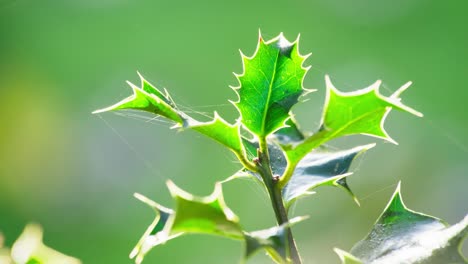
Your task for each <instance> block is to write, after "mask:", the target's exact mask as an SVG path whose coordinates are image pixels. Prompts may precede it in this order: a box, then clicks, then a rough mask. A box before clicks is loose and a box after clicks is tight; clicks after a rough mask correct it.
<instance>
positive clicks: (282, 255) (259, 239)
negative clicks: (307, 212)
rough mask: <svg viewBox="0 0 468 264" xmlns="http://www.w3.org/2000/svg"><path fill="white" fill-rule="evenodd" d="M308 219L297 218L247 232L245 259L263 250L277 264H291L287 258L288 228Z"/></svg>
mask: <svg viewBox="0 0 468 264" xmlns="http://www.w3.org/2000/svg"><path fill="white" fill-rule="evenodd" d="M304 219H307V217H295V218H293V219H290V220H289V222H288V223H285V224H283V225H280V226H275V227H272V228H269V229H265V230H260V231H255V232H250V233H247V232H245V259H247V258H249V257H250V256H252V255H253V254H255V253H256V252H258V251H259V250H261V249H265V250H266V251H267V253H268V255H269V256H270V257H271V258H272V259H273V260H274V261H275V262H276V263H291V261H290V260H289V259H288V257H287V252H286V248H287V244H286V243H288V240H287V237H286V228H289V227H291V226H292V225H294V224H296V223H299V222H301V221H303V220H304Z"/></svg>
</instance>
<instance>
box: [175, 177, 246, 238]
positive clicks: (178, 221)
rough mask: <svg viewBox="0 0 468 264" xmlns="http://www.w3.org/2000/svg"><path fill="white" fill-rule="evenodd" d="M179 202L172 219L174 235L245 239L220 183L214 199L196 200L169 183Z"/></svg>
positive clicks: (210, 197) (199, 198)
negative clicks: (200, 234)
mask: <svg viewBox="0 0 468 264" xmlns="http://www.w3.org/2000/svg"><path fill="white" fill-rule="evenodd" d="M168 187H169V191H170V192H171V195H172V197H173V198H174V200H175V201H176V210H175V211H176V213H175V215H174V217H172V218H170V224H171V234H173V233H178V232H189V233H205V234H213V235H221V236H225V237H230V238H237V239H238V238H241V237H242V236H243V234H242V230H241V228H240V226H239V219H238V218H237V216H236V215H235V214H234V213H233V212H232V211H231V210H230V209H229V208H228V207H227V206H226V204H225V202H224V198H223V193H222V187H221V184H220V183H217V184H216V186H215V190H214V192H213V193H212V194H211V195H210V196H206V197H196V196H193V195H191V194H189V193H187V192H185V191H183V190H181V189H179V188H178V187H177V186H175V185H174V184H173V183H172V182H171V181H169V182H168Z"/></svg>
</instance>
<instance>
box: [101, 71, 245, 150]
mask: <svg viewBox="0 0 468 264" xmlns="http://www.w3.org/2000/svg"><path fill="white" fill-rule="evenodd" d="M139 76H140V79H141V85H140V87H138V86H136V85H134V84H133V83H131V82H128V84H129V85H130V87H131V88H132V90H133V95H131V96H129V97H127V98H125V99H123V100H122V101H120V102H118V103H116V104H114V105H112V106H109V107H106V108H103V109H100V110H96V111H94V112H93V113H94V114H98V113H103V112H108V111H115V110H125V109H133V110H140V111H146V112H150V113H152V114H155V115H159V116H163V117H165V118H167V119H169V120H171V121H173V122H174V123H175V125H174V126H173V128H181V129H188V128H190V129H193V130H195V131H197V132H199V133H201V134H203V135H205V136H207V137H209V138H211V139H214V140H215V141H217V142H219V143H221V144H222V145H224V146H226V147H227V148H229V149H230V150H232V151H233V152H234V153H235V154H236V155H237V156H243V155H244V150H243V146H242V143H241V136H240V124H239V123H237V124H234V125H231V124H229V123H228V122H226V121H225V120H224V119H223V118H221V117H220V116H219V115H218V113H216V112H215V113H214V118H213V120H212V121H209V122H200V121H198V120H196V119H194V118H192V117H190V116H188V115H187V114H185V113H184V112H182V111H181V110H179V109H178V107H177V106H176V104H175V103H174V101H173V100H172V98H171V96H170V95H169V93H168V92H167V91H166V90H165V91H164V93H163V92H161V91H160V90H158V89H157V88H155V87H154V86H153V85H152V84H150V83H149V82H148V81H147V80H145V78H143V76H141V75H140V74H139Z"/></svg>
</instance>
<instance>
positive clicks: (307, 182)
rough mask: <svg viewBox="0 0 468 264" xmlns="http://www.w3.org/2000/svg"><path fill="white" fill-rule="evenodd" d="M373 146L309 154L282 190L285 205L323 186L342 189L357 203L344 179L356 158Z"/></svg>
mask: <svg viewBox="0 0 468 264" xmlns="http://www.w3.org/2000/svg"><path fill="white" fill-rule="evenodd" d="M374 146H375V144H370V145H365V146H359V147H355V148H352V149H349V150H343V151H337V152H323V151H313V152H311V153H309V154H308V155H307V156H305V157H304V158H303V159H302V160H301V162H299V164H298V165H297V167H296V170H295V171H294V174H293V176H292V177H291V179H290V180H289V182H288V184H287V185H286V186H285V187H284V188H283V199H284V201H285V204H286V205H287V206H289V205H291V204H292V203H293V202H294V201H295V200H296V199H298V198H300V197H303V196H306V195H309V194H311V191H312V190H313V189H314V188H316V187H318V186H323V185H331V186H337V187H340V188H342V189H344V190H345V191H346V192H347V193H349V194H350V195H351V196H352V197H353V199H354V200H355V201H356V202H357V203H358V201H357V199H356V197H355V196H354V194H353V193H352V192H351V189H350V188H349V187H348V184H347V183H346V177H347V176H348V175H350V173H349V169H350V166H351V163H352V161H353V160H354V159H355V158H356V156H357V155H358V154H360V153H363V152H365V151H366V150H368V149H370V148H372V147H374Z"/></svg>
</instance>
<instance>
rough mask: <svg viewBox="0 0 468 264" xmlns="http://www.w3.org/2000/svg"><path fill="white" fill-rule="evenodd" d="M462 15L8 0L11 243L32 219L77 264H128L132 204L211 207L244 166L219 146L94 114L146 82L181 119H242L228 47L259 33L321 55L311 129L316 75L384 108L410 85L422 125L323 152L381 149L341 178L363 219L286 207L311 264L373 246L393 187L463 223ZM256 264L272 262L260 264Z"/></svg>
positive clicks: (0, 32) (335, 209) (243, 200)
mask: <svg viewBox="0 0 468 264" xmlns="http://www.w3.org/2000/svg"><path fill="white" fill-rule="evenodd" d="M467 8H468V2H467V1H437V0H434V1H428V0H394V1H371V0H366V1H364V0H356V1H339V0H309V1H305V0H297V1H246V0H242V1H207V0H200V1H149V0H138V1H130V0H77V1H52V0H44V1H31V0H0V120H1V124H2V125H1V128H0V230H2V232H3V233H4V235H5V236H6V243H7V245H11V243H12V242H13V241H14V239H15V238H16V237H17V236H18V235H19V234H20V232H21V230H22V229H23V227H24V226H25V224H26V223H28V222H30V221H35V222H38V223H40V224H41V225H42V226H43V227H44V230H45V243H46V244H48V245H49V246H51V247H53V248H55V249H57V250H60V251H62V252H64V253H67V254H70V255H73V256H76V257H78V258H80V259H81V260H83V262H84V263H131V261H130V260H129V259H128V254H129V252H130V250H131V249H132V247H133V245H134V244H135V243H136V242H137V240H138V239H139V237H140V235H141V234H142V233H143V231H144V230H145V228H146V227H147V225H148V224H149V223H150V222H151V221H152V219H153V213H152V211H151V210H149V209H148V208H147V207H146V206H145V205H144V204H142V203H140V202H138V201H137V200H136V199H134V198H133V197H132V194H133V193H134V192H140V193H142V194H145V195H147V196H148V197H150V198H153V199H154V200H156V201H159V202H161V203H162V204H163V205H166V206H172V201H171V199H170V196H169V193H168V191H167V189H166V187H165V184H164V183H165V180H166V179H168V178H171V179H173V180H174V181H175V183H176V184H177V185H179V186H180V187H181V188H183V189H185V190H187V191H190V192H192V193H195V194H198V195H207V194H208V193H210V192H211V191H212V188H213V184H214V182H215V181H218V180H222V179H224V178H226V177H227V176H229V175H231V174H232V173H233V172H235V171H236V170H237V169H238V168H239V164H237V163H236V162H235V158H234V157H233V156H232V155H231V154H230V153H229V152H228V151H226V150H224V149H223V148H222V147H221V146H219V145H217V144H216V143H213V142H211V141H209V140H208V139H205V138H203V137H202V136H199V135H197V134H195V133H191V132H184V133H177V132H175V131H173V130H170V129H168V128H167V127H168V125H167V124H165V123H164V122H162V121H159V120H150V121H148V120H147V119H145V117H144V116H141V115H138V116H130V115H129V113H124V116H122V115H118V114H113V113H110V114H102V115H100V116H99V115H91V111H93V110H95V109H97V108H101V107H103V106H107V105H109V104H111V103H114V102H116V101H117V100H120V99H122V98H124V97H126V96H127V95H129V94H130V93H131V90H130V89H129V88H128V87H127V85H126V84H125V80H131V81H133V82H137V83H138V77H137V74H136V71H137V70H138V71H140V72H141V73H142V74H143V75H144V76H145V77H146V78H147V79H148V80H149V81H151V82H152V83H153V84H155V85H157V86H158V87H166V88H168V89H169V90H170V92H171V94H172V95H173V97H174V99H175V101H176V102H178V103H179V104H180V105H181V106H183V107H186V109H188V110H190V111H193V112H196V113H199V112H203V113H206V114H208V115H211V113H212V112H213V111H214V110H217V111H219V112H220V114H222V115H224V116H226V117H227V119H228V120H229V121H234V120H235V118H236V115H237V113H236V111H235V110H234V108H233V107H232V106H231V105H230V104H229V103H228V102H227V100H228V99H235V98H236V95H235V93H234V92H233V91H232V90H231V89H229V88H228V85H235V84H236V80H235V78H234V76H233V75H232V71H235V72H240V71H241V70H242V66H241V60H240V56H239V52H238V49H239V48H240V49H241V50H242V51H243V52H244V53H245V54H247V55H251V54H252V53H253V51H254V49H255V45H256V42H257V36H258V29H261V30H262V33H263V36H264V37H265V39H269V38H272V37H275V36H276V35H277V34H278V33H279V32H284V33H285V35H286V37H287V38H289V39H290V40H293V39H295V38H296V36H297V34H298V33H301V51H302V53H308V52H313V55H312V57H310V59H308V61H307V63H308V64H311V65H312V69H311V71H310V72H309V74H308V75H307V76H306V81H305V84H306V86H307V87H308V88H316V89H318V90H319V91H318V92H316V93H312V94H310V95H308V99H309V100H308V101H307V102H306V103H304V104H301V105H299V106H297V107H295V109H294V111H295V113H296V114H297V118H298V120H299V122H301V123H302V127H303V128H305V129H307V130H309V131H313V130H314V129H316V128H317V126H318V125H319V117H320V112H321V107H322V104H323V100H324V75H325V74H330V76H331V78H332V81H334V83H335V84H336V86H337V87H338V88H339V89H341V90H344V91H350V90H355V89H360V88H363V87H366V86H368V85H370V84H371V83H373V82H374V81H375V80H377V79H382V80H383V89H382V92H383V93H384V94H386V95H389V94H390V93H391V92H392V91H394V90H396V89H397V88H398V87H400V86H401V85H402V84H404V83H405V82H407V81H409V80H412V81H413V82H414V84H413V86H412V87H411V89H409V90H408V91H407V92H406V93H405V94H404V95H403V98H404V99H403V101H404V102H405V103H406V104H408V105H409V106H412V107H414V108H415V109H417V110H420V111H422V112H423V113H424V114H425V117H424V118H422V119H418V118H415V117H413V116H410V115H408V114H404V113H401V112H392V114H391V115H390V116H389V118H388V120H387V121H388V122H387V124H386V127H387V130H388V132H389V133H390V135H392V137H393V138H394V139H395V140H397V141H398V142H399V143H400V145H399V146H395V145H392V144H389V143H385V142H383V141H381V140H378V139H374V138H368V137H349V138H345V139H342V140H339V141H337V142H334V143H333V144H332V145H335V146H355V145H357V144H361V143H367V142H378V146H377V148H374V149H373V150H371V151H369V152H368V153H367V154H366V155H364V156H363V157H361V158H360V160H359V161H358V162H357V163H355V166H354V171H355V174H354V175H353V176H352V177H351V178H350V180H349V181H350V185H351V187H352V188H353V189H354V190H355V192H356V194H357V195H358V197H359V198H360V199H361V207H357V206H356V205H355V204H354V203H353V202H352V200H351V199H349V197H348V196H347V195H346V194H345V193H344V192H342V191H340V190H338V189H335V188H327V187H324V188H321V189H319V190H318V194H316V195H314V196H312V197H310V198H308V199H305V200H301V201H300V202H299V203H298V205H297V206H296V207H295V209H294V214H295V215H304V214H307V215H310V216H311V218H310V219H309V220H308V221H307V222H305V223H302V224H299V225H297V226H296V227H295V228H294V233H295V234H296V238H297V241H298V243H299V247H300V250H301V252H302V256H303V258H304V262H305V263H338V262H339V261H338V258H337V256H335V254H334V253H333V251H332V248H333V247H340V248H342V249H345V250H347V249H350V247H351V246H352V245H353V243H354V242H356V241H358V240H359V239H361V238H363V237H364V236H365V235H366V233H367V232H368V231H369V229H370V227H371V225H372V224H373V222H374V221H375V219H376V218H377V217H378V215H379V214H380V212H381V210H382V209H383V208H384V206H385V205H386V202H387V200H388V199H389V197H390V195H391V193H392V192H393V190H394V188H395V187H396V183H397V182H398V181H399V180H401V181H402V192H403V196H404V198H405V201H406V204H407V205H408V206H409V207H410V208H413V209H415V210H418V211H422V212H425V213H428V214H433V215H436V216H438V217H441V218H443V219H445V220H447V221H448V222H449V223H455V222H457V221H459V220H460V219H462V217H463V216H464V215H465V214H466V213H467V212H468V188H467V187H468V181H467V171H468V155H467V152H468V149H467V146H468V138H467V135H468V123H467V112H468V111H467V106H466V98H467V97H468V89H467V81H466V80H467V77H468V51H467V47H468V30H467V25H468V23H467V22H468V19H467V16H466V10H467ZM204 106H207V107H204ZM208 168H209V169H208ZM225 196H226V200H227V202H228V204H229V205H230V206H231V207H232V208H233V210H234V211H235V212H236V213H237V214H238V215H239V216H240V218H241V223H242V224H243V226H245V228H246V229H248V230H254V229H261V228H267V227H270V226H272V225H273V224H274V217H273V213H272V210H271V209H270V205H269V202H268V199H267V197H266V196H265V194H264V193H263V192H262V191H261V190H260V189H258V188H256V187H255V186H253V185H252V184H251V183H249V182H246V181H239V182H233V183H230V184H227V185H226V186H225ZM213 249H216V250H213ZM464 249H465V252H467V250H466V249H467V246H466V245H465V247H464ZM241 252H242V245H241V244H240V243H239V242H237V241H230V240H225V239H223V238H218V237H210V236H199V235H192V236H185V237H181V238H178V239H176V240H173V241H170V242H169V243H167V244H166V245H165V246H162V247H159V248H157V249H155V250H153V251H152V252H151V253H150V254H149V255H148V257H147V259H146V261H145V262H144V263H181V264H182V263H237V262H238V260H239V259H240V256H241ZM250 263H269V260H268V258H267V257H265V256H264V254H262V253H260V254H258V255H257V256H256V257H254V258H253V259H252V260H251V262H250Z"/></svg>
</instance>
